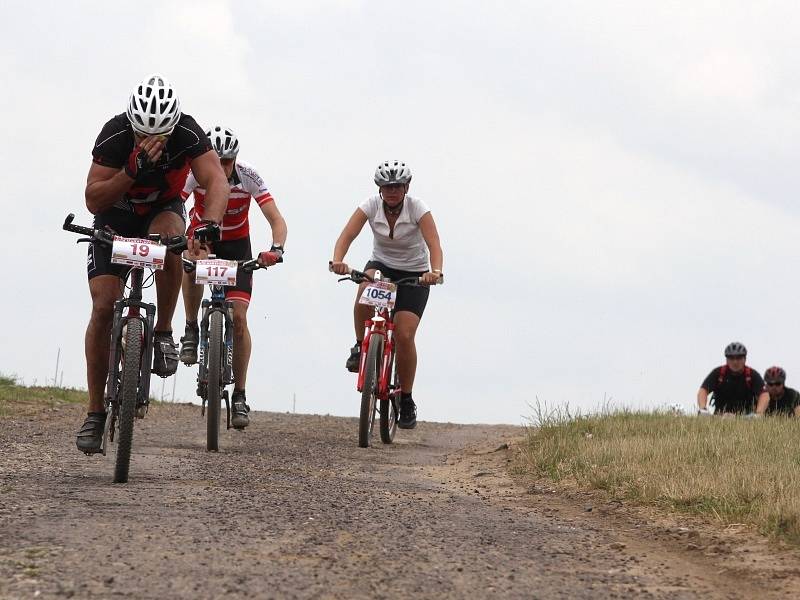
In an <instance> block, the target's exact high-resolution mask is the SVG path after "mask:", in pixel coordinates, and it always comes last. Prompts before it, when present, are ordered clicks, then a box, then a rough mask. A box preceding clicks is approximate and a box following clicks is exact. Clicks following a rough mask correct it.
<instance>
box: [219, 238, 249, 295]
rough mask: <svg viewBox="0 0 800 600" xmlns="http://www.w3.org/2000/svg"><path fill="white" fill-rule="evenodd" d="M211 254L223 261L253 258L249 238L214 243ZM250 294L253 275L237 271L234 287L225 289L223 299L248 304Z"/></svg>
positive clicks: (240, 270)
mask: <svg viewBox="0 0 800 600" xmlns="http://www.w3.org/2000/svg"><path fill="white" fill-rule="evenodd" d="M211 252H212V253H214V254H215V255H216V257H217V258H222V259H224V260H249V259H251V258H253V251H252V250H251V248H250V236H247V237H243V238H239V239H238V240H226V241H222V242H214V244H213V246H212V249H211ZM252 293H253V274H252V273H245V272H244V271H243V270H242V269H238V270H237V271H236V285H234V286H230V287H226V288H225V298H227V299H228V300H240V301H242V302H247V303H249V302H250V296H251V295H252Z"/></svg>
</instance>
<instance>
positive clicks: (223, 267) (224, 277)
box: [194, 258, 237, 285]
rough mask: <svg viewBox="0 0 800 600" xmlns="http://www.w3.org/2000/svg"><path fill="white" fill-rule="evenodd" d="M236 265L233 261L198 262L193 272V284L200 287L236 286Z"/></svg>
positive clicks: (209, 260) (210, 260) (212, 260)
mask: <svg viewBox="0 0 800 600" xmlns="http://www.w3.org/2000/svg"><path fill="white" fill-rule="evenodd" d="M236 271H237V263H236V261H235V260H221V259H219V258H217V259H208V260H198V261H197V265H196V267H195V270H194V282H195V283H199V284H201V285H208V284H214V285H236Z"/></svg>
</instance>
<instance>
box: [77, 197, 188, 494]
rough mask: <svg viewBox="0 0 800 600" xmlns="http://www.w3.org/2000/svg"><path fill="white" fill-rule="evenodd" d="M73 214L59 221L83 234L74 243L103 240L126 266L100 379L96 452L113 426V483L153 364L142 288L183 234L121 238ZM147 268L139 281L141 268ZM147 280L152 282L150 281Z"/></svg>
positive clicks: (150, 320) (150, 317) (122, 467)
mask: <svg viewBox="0 0 800 600" xmlns="http://www.w3.org/2000/svg"><path fill="white" fill-rule="evenodd" d="M74 219H75V215H74V214H72V213H70V214H69V215H67V218H66V219H65V220H64V226H63V228H64V230H65V231H71V232H72V233H79V234H81V235H84V236H86V237H85V238H82V239H79V240H78V242H79V243H80V242H89V243H93V244H103V245H106V246H110V247H111V262H112V263H114V264H118V265H127V266H130V267H131V269H130V270H129V271H128V275H127V280H128V281H127V290H128V293H127V296H126V295H125V294H123V297H122V298H121V299H119V300H117V301H116V302H114V320H113V322H112V326H111V345H110V348H111V352H110V353H109V359H108V379H107V380H106V392H105V406H106V414H107V415H108V417H107V418H106V424H105V429H104V430H103V442H102V446H101V452H102V454H103V456H105V455H106V449H107V447H108V442H109V441H111V442H114V438H115V435H116V433H117V428H118V429H119V439H118V440H117V456H116V461H115V465H114V483H125V482H126V481H128V472H129V470H130V462H131V447H132V445H133V424H134V418H137V417H138V418H140V419H142V418H144V416H145V414H146V413H147V409H148V407H149V404H150V367H151V365H152V364H153V332H154V324H155V315H156V307H155V305H154V304H151V303H150V302H143V301H142V289H144V288H145V287H149V286H148V285H147V281H149V280H150V279H151V278H152V277H153V276H154V274H155V271H156V270H159V269H163V268H164V263H165V260H166V253H167V250H169V251H172V252H175V253H180V252H181V251H182V250H184V249H185V248H186V238H185V237H184V236H176V237H174V238H170V239H169V240H167V243H166V244H162V242H161V236H160V235H158V234H151V235H149V236H147V238H144V239H139V238H125V237H120V236H117V235H114V234H113V233H111V232H109V231H106V230H103V229H93V228H91V227H81V226H79V225H73V224H72V221H73V220H74ZM145 269H149V270H151V275H150V277H148V278H147V280H144V270H145ZM151 285H152V283H151Z"/></svg>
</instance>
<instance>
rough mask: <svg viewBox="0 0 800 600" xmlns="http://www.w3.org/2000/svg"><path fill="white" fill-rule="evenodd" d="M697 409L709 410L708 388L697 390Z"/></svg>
mask: <svg viewBox="0 0 800 600" xmlns="http://www.w3.org/2000/svg"><path fill="white" fill-rule="evenodd" d="M697 408H699V409H700V410H703V409H704V408H706V409H707V408H708V390H707V389H706V388H700V389H699V390H697Z"/></svg>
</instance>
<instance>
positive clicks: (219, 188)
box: [192, 150, 231, 223]
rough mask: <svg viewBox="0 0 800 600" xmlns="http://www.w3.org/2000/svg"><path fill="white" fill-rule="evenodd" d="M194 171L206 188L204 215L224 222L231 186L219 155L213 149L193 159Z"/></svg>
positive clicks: (199, 181)
mask: <svg viewBox="0 0 800 600" xmlns="http://www.w3.org/2000/svg"><path fill="white" fill-rule="evenodd" d="M192 173H194V178H195V179H197V183H198V184H199V185H200V187H202V188H205V190H206V199H205V208H204V210H203V217H204V218H205V219H206V220H208V221H212V222H214V223H222V218H223V217H224V216H225V208H226V207H227V206H228V196H229V195H230V192H231V187H230V186H229V185H228V179H227V178H226V177H225V171H223V170H222V165H221V164H219V157H218V156H217V153H216V152H214V151H213V150H209V151H208V152H206V153H204V154H201V155H200V156H198V157H197V158H195V159H194V160H193V161H192Z"/></svg>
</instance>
